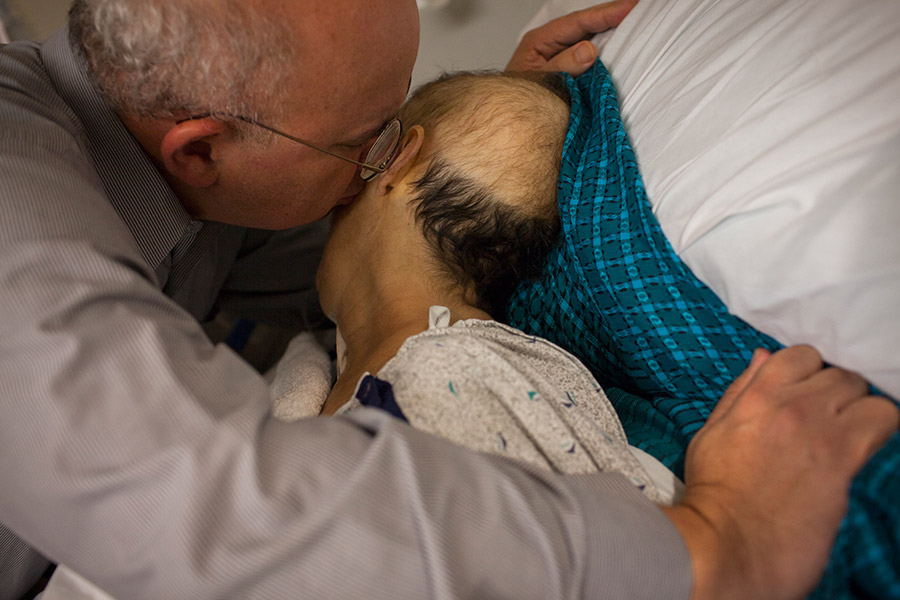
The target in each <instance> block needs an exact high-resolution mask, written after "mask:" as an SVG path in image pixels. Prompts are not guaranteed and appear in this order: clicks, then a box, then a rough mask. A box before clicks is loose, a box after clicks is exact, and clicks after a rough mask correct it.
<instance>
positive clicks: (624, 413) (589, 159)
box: [508, 62, 900, 599]
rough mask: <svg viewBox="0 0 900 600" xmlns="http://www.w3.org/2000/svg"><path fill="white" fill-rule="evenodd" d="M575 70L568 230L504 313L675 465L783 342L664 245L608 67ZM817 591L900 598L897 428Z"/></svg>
mask: <svg viewBox="0 0 900 600" xmlns="http://www.w3.org/2000/svg"><path fill="white" fill-rule="evenodd" d="M567 81H568V86H569V91H570V93H571V95H572V114H571V118H570V122H569V130H568V133H567V137H566V141H565V147H564V150H563V161H562V169H561V173H560V178H559V188H558V191H559V210H560V218H561V221H562V232H561V238H562V239H561V243H560V244H559V246H558V247H557V249H555V250H554V251H553V253H552V254H551V256H550V257H549V259H548V261H547V263H546V265H545V267H544V270H543V273H542V275H541V277H540V279H539V280H538V281H536V282H529V283H525V284H523V285H522V286H520V287H519V289H518V290H517V291H516V293H515V294H514V296H513V298H512V300H511V301H510V304H509V306H508V317H509V322H510V324H512V325H514V326H515V327H518V328H520V329H523V330H525V331H527V332H529V333H533V334H535V335H539V336H542V337H544V338H547V339H550V340H552V341H553V342H555V343H557V344H559V345H560V346H562V347H564V348H567V349H569V350H570V351H571V352H573V353H574V354H575V355H577V356H578V357H579V358H581V360H582V361H583V362H584V363H585V364H586V365H587V366H588V367H589V368H590V369H591V370H592V371H593V372H594V374H595V376H596V377H597V379H598V380H599V381H600V382H601V384H603V385H604V387H605V388H606V389H607V393H608V395H609V397H610V400H611V401H612V402H613V404H614V406H615V407H616V410H617V411H618V413H619V416H620V418H621V419H622V422H623V425H624V427H625V431H626V432H627V434H628V438H629V440H630V442H631V443H632V444H634V445H635V446H638V447H640V448H642V449H643V450H645V451H647V452H649V453H650V454H652V455H654V456H656V457H657V458H658V459H660V460H661V461H662V462H663V463H664V464H666V465H667V466H669V467H670V468H672V469H673V470H674V471H675V472H676V473H679V474H680V473H681V472H682V471H683V464H684V455H685V450H686V448H687V444H688V442H689V441H690V439H691V437H692V436H693V435H694V434H695V433H696V432H697V430H698V429H699V428H700V427H701V426H702V425H703V423H704V422H705V421H706V418H707V417H708V416H709V414H710V412H711V410H712V408H713V407H714V406H715V403H716V402H717V401H718V399H719V398H720V397H721V395H722V393H723V392H724V391H725V389H726V388H727V387H728V385H729V383H730V382H731V381H732V380H733V379H734V378H735V377H737V376H738V375H739V374H740V373H741V372H742V371H743V370H744V368H745V367H746V366H747V364H749V362H750V357H751V355H752V353H753V350H754V349H755V348H757V347H764V348H768V349H770V350H777V349H778V348H780V347H781V346H780V344H779V343H778V342H776V341H775V340H773V339H771V338H770V337H768V336H766V335H764V334H762V333H761V332H759V331H757V330H756V329H754V328H753V327H751V326H750V325H748V324H747V323H745V322H744V321H742V320H740V319H739V318H737V317H736V316H734V315H732V314H730V313H729V312H728V309H727V308H726V307H725V305H724V304H723V303H722V301H721V300H720V299H719V298H718V297H717V296H716V295H715V293H714V292H713V291H712V290H710V289H709V288H708V287H707V286H706V285H704V284H703V283H702V282H701V281H700V280H699V279H697V278H696V277H695V276H694V275H693V273H692V272H691V271H690V269H689V268H688V267H687V266H686V265H685V264H684V263H683V262H682V261H681V260H680V259H679V257H678V255H677V254H676V253H675V252H674V250H673V249H672V247H671V245H670V244H669V243H668V241H667V239H666V237H665V235H664V234H663V232H662V229H661V228H660V225H659V223H658V222H657V220H656V217H655V216H654V215H653V213H652V211H651V207H650V203H649V202H648V200H647V194H646V191H645V189H644V185H643V181H642V180H641V175H640V172H639V170H638V165H637V161H636V160H635V156H634V152H633V151H632V149H631V146H630V144H629V141H628V137H627V134H626V132H625V128H624V125H623V123H622V119H621V116H620V113H619V104H618V98H617V96H616V90H615V87H614V85H613V82H612V79H611V77H610V75H609V73H608V72H607V70H606V69H605V68H604V66H603V65H602V64H600V63H599V62H598V63H597V64H596V65H595V66H594V68H593V69H592V70H590V71H589V72H587V73H586V74H585V75H583V76H581V77H579V78H577V79H572V78H568V79H567ZM772 510H778V507H772ZM811 597H812V598H817V599H818V598H828V599H832V598H840V599H844V598H878V599H885V598H900V435H895V436H894V437H893V438H892V439H891V440H890V441H889V443H888V444H887V446H886V447H885V448H884V449H882V451H881V452H880V453H879V454H878V455H876V456H875V457H874V458H873V459H872V460H871V461H870V462H869V464H868V465H867V466H866V467H865V468H864V470H863V471H862V472H861V473H860V474H859V476H858V477H857V478H856V480H855V482H854V484H853V486H852V489H851V500H850V508H849V513H848V515H847V517H846V518H845V520H844V522H843V524H842V526H841V530H840V533H839V535H838V538H837V542H836V544H835V547H834V551H833V553H832V556H831V560H830V562H829V565H828V568H827V570H826V572H825V574H824V576H823V578H822V580H821V582H820V584H819V586H818V587H817V589H816V590H815V591H814V593H813V594H812V596H811Z"/></svg>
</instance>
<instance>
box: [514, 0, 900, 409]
mask: <svg viewBox="0 0 900 600" xmlns="http://www.w3.org/2000/svg"><path fill="white" fill-rule="evenodd" d="M592 4H594V2H592V1H591V0H549V1H548V2H547V3H546V4H545V5H544V6H543V7H542V9H541V10H540V11H539V12H538V14H537V15H536V16H535V18H534V19H533V20H532V22H531V23H530V25H529V28H530V27H534V26H537V25H540V24H541V23H543V22H545V21H547V20H549V19H551V18H555V17H557V16H560V15H562V14H565V13H568V12H571V11H573V10H577V9H580V8H584V7H586V6H590V5H592ZM595 42H596V43H598V45H600V46H601V53H600V57H601V59H602V60H603V62H604V63H605V64H606V66H607V67H608V68H609V70H610V72H611V73H612V76H613V79H614V81H615V82H616V85H617V88H618V91H619V95H620V101H621V105H622V114H623V118H624V120H625V124H626V128H627V130H628V132H629V135H630V137H631V141H632V143H633V145H634V148H635V152H636V154H637V157H638V161H639V163H640V166H641V171H642V174H643V177H644V180H645V183H646V187H647V190H648V194H649V198H650V202H651V204H652V205H653V209H654V212H655V214H656V216H657V218H658V219H659V221H660V224H661V225H662V228H663V230H664V231H665V233H666V235H667V236H668V238H669V240H670V241H671V243H672V245H673V247H674V248H675V250H676V252H678V253H679V255H680V256H681V258H682V259H683V260H684V261H685V262H686V264H687V265H688V266H690V267H691V269H692V270H693V271H694V273H695V274H696V275H697V276H698V277H699V278H700V279H701V280H703V281H704V282H705V283H707V284H708V285H709V286H710V287H711V288H712V289H713V290H715V292H716V293H717V294H718V295H719V296H720V297H721V298H722V299H723V300H724V301H725V303H726V304H727V306H728V307H729V309H730V310H731V311H732V312H733V313H734V314H736V315H738V316H740V317H741V318H743V319H744V320H745V321H747V322H749V323H750V324H752V325H753V326H755V327H756V328H758V329H760V330H761V331H763V332H765V333H767V334H769V335H771V336H773V337H774V338H776V339H778V340H779V341H781V342H782V343H785V344H797V343H809V344H812V345H813V346H815V347H816V348H818V349H819V350H820V352H822V353H823V355H824V356H825V358H826V360H828V361H830V362H832V363H835V364H838V365H840V366H843V367H846V368H850V369H854V370H857V371H859V372H861V373H863V374H864V375H866V376H867V377H868V378H869V379H870V380H871V381H872V382H874V383H875V384H876V385H878V386H880V387H881V388H882V389H884V390H885V391H887V392H889V393H891V394H892V395H894V396H895V397H900V317H898V315H897V309H898V307H900V232H898V231H897V230H898V228H900V162H898V158H900V100H898V99H900V2H896V1H894V0H865V1H863V2H853V3H851V2H847V0H753V1H752V2H746V1H744V0H640V2H639V3H638V4H637V6H636V7H635V8H634V10H633V11H632V13H631V14H630V15H629V16H628V17H627V18H626V19H625V21H624V22H623V23H622V24H621V25H620V26H619V28H618V29H616V30H615V31H614V32H612V33H611V34H606V35H605V36H601V37H598V38H597V39H596V40H595Z"/></svg>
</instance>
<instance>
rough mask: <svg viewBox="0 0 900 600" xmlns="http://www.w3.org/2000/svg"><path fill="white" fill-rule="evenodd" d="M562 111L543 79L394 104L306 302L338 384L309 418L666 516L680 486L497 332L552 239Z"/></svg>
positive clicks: (600, 402)
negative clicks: (529, 466) (423, 437)
mask: <svg viewBox="0 0 900 600" xmlns="http://www.w3.org/2000/svg"><path fill="white" fill-rule="evenodd" d="M566 96H567V91H566V87H565V85H564V83H563V82H562V80H561V79H560V78H557V77H555V76H543V77H540V78H537V77H526V76H516V75H509V74H499V73H493V74H491V73H483V74H458V75H453V76H449V77H445V78H443V79H442V80H438V81H437V82H434V83H431V84H429V85H427V86H425V87H424V88H422V89H420V90H419V91H418V92H417V93H416V94H415V95H414V96H413V97H412V98H411V99H410V100H409V101H408V102H407V104H406V105H405V106H404V108H403V109H402V110H401V114H400V118H401V120H402V121H403V122H404V123H405V124H406V127H407V131H406V133H405V136H404V138H403V141H402V143H401V145H400V147H399V148H398V150H397V156H396V158H395V160H394V162H393V164H392V165H391V167H390V168H389V170H388V171H387V172H386V173H384V174H382V175H381V176H380V177H379V178H377V179H375V180H373V181H372V182H370V183H369V184H368V186H367V187H366V189H365V190H364V191H363V192H362V194H361V195H360V196H359V197H358V198H357V199H356V200H355V201H354V202H353V203H352V204H351V205H349V206H346V207H340V208H338V209H336V210H335V214H334V223H333V229H332V233H331V237H330V238H329V241H328V244H327V246H326V248H325V253H324V256H323V259H322V263H321V266H320V269H319V274H318V288H319V294H320V302H321V304H322V307H323V309H324V310H325V312H326V314H328V315H329V316H330V317H331V319H332V320H334V321H335V323H336V324H337V326H338V332H339V336H338V337H339V344H338V367H339V374H338V378H337V382H336V384H335V385H334V388H333V389H332V391H331V393H330V395H329V396H328V398H327V400H326V401H325V402H324V405H323V406H322V411H321V412H322V414H326V415H327V414H342V413H345V412H348V411H353V410H358V409H360V408H361V407H364V406H375V407H379V408H382V409H385V410H388V411H389V412H391V413H393V414H394V415H395V416H397V417H400V418H402V419H405V420H406V421H408V422H409V423H410V424H411V425H413V426H414V427H416V428H419V429H423V430H425V431H428V432H429V433H432V434H434V435H437V436H440V437H443V438H446V439H449V440H450V441H453V442H455V443H458V444H460V445H463V446H466V447H469V448H472V449H475V450H479V451H483V452H493V453H499V454H505V455H507V456H510V457H514V458H518V459H521V460H525V461H527V462H530V463H533V464H535V465H538V466H541V467H545V468H549V469H553V470H556V471H560V472H563V473H587V472H593V471H615V472H619V473H622V474H624V475H625V476H626V477H627V478H628V479H629V480H630V481H631V482H632V483H633V484H634V485H635V486H637V487H638V488H640V489H641V490H642V491H643V492H644V493H645V494H646V495H647V496H648V497H649V498H650V499H652V500H654V501H657V502H660V503H672V502H673V501H674V500H676V499H677V497H678V494H679V493H680V491H681V488H682V485H681V483H680V482H679V481H678V480H677V479H676V478H675V476H674V475H673V474H672V473H671V472H669V471H668V470H667V469H666V468H665V467H663V466H662V465H661V464H660V463H659V462H658V461H656V460H655V459H653V458H652V457H650V456H649V455H647V454H645V453H643V452H641V451H640V450H638V449H636V448H633V447H631V446H629V445H628V442H627V440H626V437H625V434H624V431H623V429H622V426H621V424H620V422H619V419H618V417H617V416H616V413H615V411H614V410H613V408H612V406H611V404H610V403H609V401H608V399H607V398H606V396H605V394H604V392H603V390H602V388H601V387H600V385H599V384H598V382H597V381H596V380H595V379H594V377H593V375H592V374H591V373H590V372H589V371H588V370H587V369H586V368H585V367H584V366H583V365H582V364H581V363H580V362H579V361H578V360H577V359H576V358H575V357H574V356H572V355H571V354H569V353H568V352H566V351H565V350H563V349H561V348H559V347H558V346H555V345H554V344H552V343H550V342H548V341H546V340H543V339H540V338H537V337H535V336H531V335H526V334H524V333H522V332H521V331H519V330H516V329H514V328H511V327H508V326H505V325H503V324H501V323H498V322H497V321H495V318H496V319H502V318H503V317H504V307H505V306H506V303H507V300H508V298H509V296H510V294H511V293H512V292H513V290H514V288H515V287H516V285H517V284H518V283H519V282H520V281H521V280H522V279H526V278H529V277H534V276H536V275H537V273H538V272H539V271H540V267H541V263H542V261H543V259H544V258H545V256H546V255H547V253H548V252H549V251H550V250H551V248H552V247H553V246H554V245H555V244H556V241H557V239H558V233H559V218H558V211H557V209H556V181H557V176H558V172H559V164H560V156H561V153H562V147H563V141H564V137H565V134H566V130H567V126H568V117H569V104H568V101H567V100H566ZM276 384H277V381H276ZM298 416H299V415H298Z"/></svg>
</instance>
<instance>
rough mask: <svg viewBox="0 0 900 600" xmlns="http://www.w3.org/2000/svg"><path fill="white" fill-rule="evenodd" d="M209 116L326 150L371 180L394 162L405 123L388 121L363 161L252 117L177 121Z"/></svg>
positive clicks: (225, 114)
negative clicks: (356, 167)
mask: <svg viewBox="0 0 900 600" xmlns="http://www.w3.org/2000/svg"><path fill="white" fill-rule="evenodd" d="M207 117H230V118H232V119H238V120H239V121H243V122H245V123H249V124H251V125H255V126H257V127H261V128H263V129H265V130H266V131H271V132H272V133H274V134H275V135H280V136H281V137H283V138H287V139H289V140H291V141H292V142H297V143H298V144H303V145H304V146H308V147H309V148H312V149H313V150H318V151H319V152H324V153H325V154H328V155H329V156H333V157H335V158H339V159H341V160H343V161H346V162H348V163H353V164H354V165H356V166H358V167H362V171H360V173H359V176H360V177H362V180H363V181H369V180H370V179H372V178H373V177H375V175H378V174H379V173H384V172H385V171H387V168H388V167H389V166H391V162H393V160H394V158H395V157H396V155H397V149H398V148H399V147H400V138H401V137H402V135H403V123H401V122H400V119H399V118H398V117H394V118H393V119H391V120H390V121H389V122H388V123H387V125H385V126H384V129H382V130H381V133H379V134H378V137H377V138H375V143H374V144H372V146H371V147H370V148H369V151H368V152H367V153H366V157H365V159H364V160H362V161H358V160H353V159H352V158H347V157H346V156H341V155H340V154H338V153H336V152H332V151H331V150H326V149H325V148H320V147H319V146H316V145H315V144H311V143H309V142H307V141H306V140H301V139H300V138H298V137H294V136H292V135H290V134H287V133H284V132H283V131H279V130H277V129H275V128H274V127H270V126H268V125H266V124H264V123H260V122H259V121H256V120H254V119H251V118H250V117H244V116H241V115H234V114H231V113H206V114H203V115H195V116H193V117H188V118H186V119H181V120H180V121H177V123H184V122H185V121H192V120H196V119H205V118H207Z"/></svg>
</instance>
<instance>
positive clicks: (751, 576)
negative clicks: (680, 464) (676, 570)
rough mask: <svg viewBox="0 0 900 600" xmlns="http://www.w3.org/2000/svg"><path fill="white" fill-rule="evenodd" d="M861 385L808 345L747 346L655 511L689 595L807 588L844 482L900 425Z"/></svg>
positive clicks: (822, 557) (891, 408) (892, 409)
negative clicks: (673, 491)
mask: <svg viewBox="0 0 900 600" xmlns="http://www.w3.org/2000/svg"><path fill="white" fill-rule="evenodd" d="M867 390H868V386H867V384H866V382H865V381H864V380H863V379H862V378H861V377H859V376H858V375H855V374H853V373H849V372H847V371H844V370H841V369H837V368H827V369H825V368H823V364H822V358H821V357H820V356H819V354H818V352H816V351H815V350H813V349H812V348H810V347H809V346H797V347H793V348H788V349H786V350H782V351H781V352H778V353H776V354H774V355H772V356H770V355H769V354H768V353H766V352H764V351H757V353H756V355H754V358H753V361H752V362H751V363H750V367H749V368H748V369H747V371H745V372H744V374H743V375H741V376H740V377H739V378H738V379H737V380H736V381H735V382H734V384H732V385H731V387H730V388H729V389H728V391H727V392H726V394H725V396H723V398H722V400H721V401H720V402H719V404H718V406H717V407H716V409H715V410H714V411H713V413H712V415H711V416H710V418H709V420H708V422H707V424H706V425H705V426H704V427H703V429H701V430H700V431H699V432H698V433H697V435H696V437H695V438H694V440H693V441H692V442H691V445H690V446H689V447H688V452H687V461H686V468H685V483H686V486H687V487H686V490H685V495H684V498H683V499H682V501H681V503H680V504H679V505H677V506H674V507H672V508H667V509H664V510H665V511H666V514H667V515H668V516H669V517H670V518H671V519H672V521H673V522H674V523H675V526H676V527H678V529H679V532H680V533H681V535H682V537H684V539H685V543H686V545H687V547H688V550H689V551H690V554H691V561H692V563H693V568H694V582H695V583H694V590H693V593H692V598H693V599H695V600H696V599H699V598H767V599H769V598H771V599H777V598H785V599H788V598H801V597H804V596H805V595H806V594H807V593H808V592H810V591H811V590H812V589H813V587H814V586H815V584H816V582H817V581H818V579H819V578H820V577H821V574H822V572H823V570H824V568H825V564H826V562H827V560H828V556H829V553H830V550H831V546H832V545H833V543H834V538H835V536H836V534H837V530H838V527H839V525H840V522H841V519H842V518H843V516H844V514H845V513H846V510H847V502H848V495H849V488H850V483H851V480H852V479H853V477H854V475H855V474H856V473H857V472H858V471H859V470H860V469H861V468H862V466H863V465H864V464H865V462H866V461H867V460H868V459H869V458H870V457H871V456H872V455H873V454H874V453H875V452H876V451H877V450H878V449H879V448H880V447H881V446H882V445H883V444H884V442H885V441H887V439H888V437H890V436H891V435H892V434H893V433H895V432H896V431H897V428H898V426H900V412H898V410H897V407H896V406H895V405H894V404H893V403H892V402H890V401H889V400H887V399H884V398H878V397H875V396H868V395H867Z"/></svg>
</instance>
